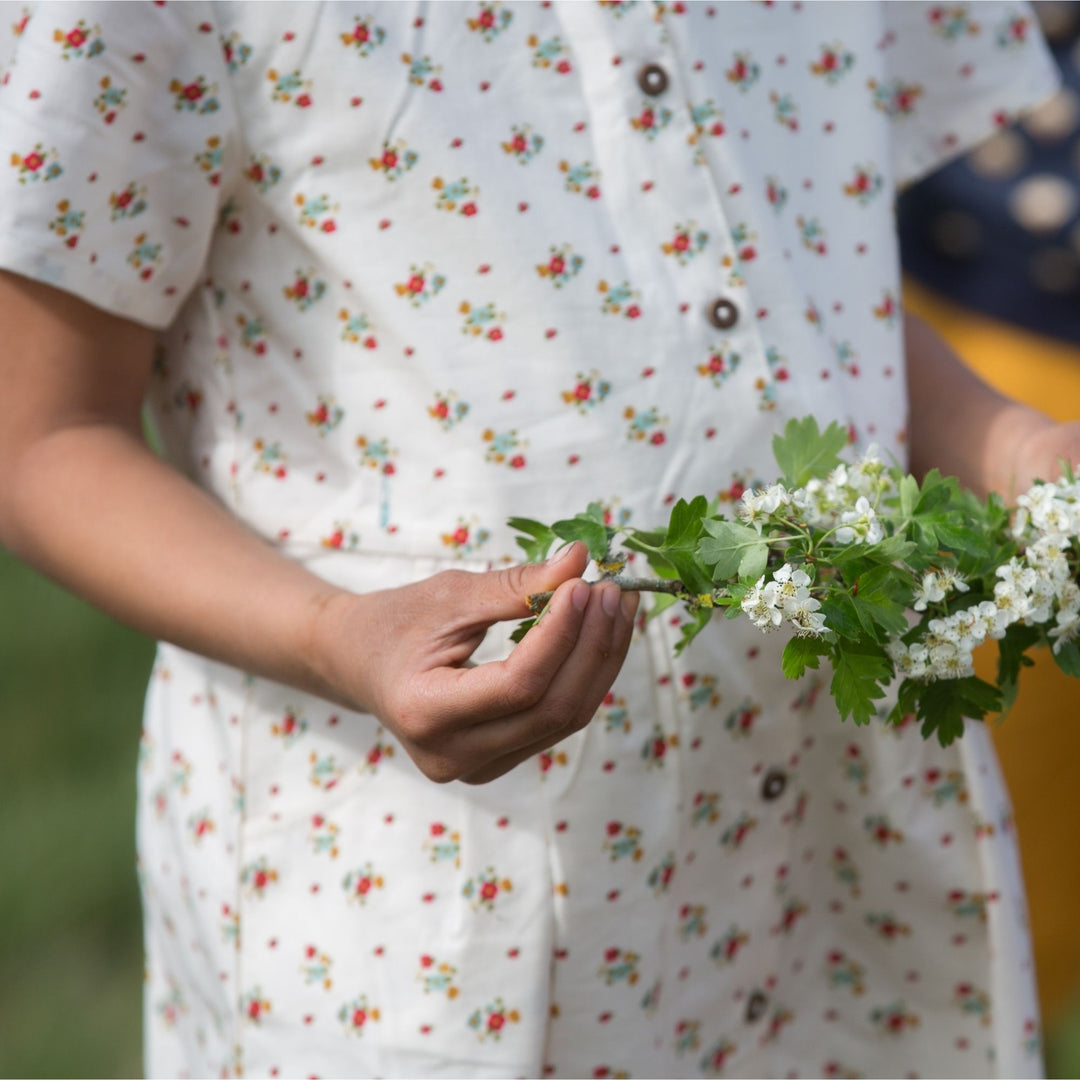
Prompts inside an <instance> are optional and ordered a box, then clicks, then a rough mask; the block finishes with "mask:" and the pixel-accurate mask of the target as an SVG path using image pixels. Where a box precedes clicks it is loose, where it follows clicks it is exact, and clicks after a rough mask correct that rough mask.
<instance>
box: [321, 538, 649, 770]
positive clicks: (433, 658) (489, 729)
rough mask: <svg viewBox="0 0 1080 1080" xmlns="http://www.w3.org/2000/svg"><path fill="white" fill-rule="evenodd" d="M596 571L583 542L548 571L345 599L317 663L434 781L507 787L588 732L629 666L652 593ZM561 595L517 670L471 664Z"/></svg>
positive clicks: (326, 627)
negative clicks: (546, 597)
mask: <svg viewBox="0 0 1080 1080" xmlns="http://www.w3.org/2000/svg"><path fill="white" fill-rule="evenodd" d="M587 561H588V556H587V552H586V550H585V547H584V545H583V544H572V545H570V546H569V547H568V548H564V549H563V550H562V551H561V552H560V553H559V554H557V555H556V556H555V557H554V558H553V559H552V560H550V561H549V562H547V563H543V564H540V565H533V566H515V567H511V568H510V569H508V570H498V571H491V572H489V573H483V574H474V573H467V572H465V571H454V570H451V571H446V572H445V573H441V574H436V575H435V576H434V577H431V578H429V579H427V580H426V581H422V582H419V583H417V584H414V585H407V586H404V587H403V588H399V589H389V590H386V591H384V592H377V593H368V594H366V595H362V596H357V595H351V594H348V593H339V594H337V595H336V596H335V597H334V598H333V599H331V600H330V602H329V603H328V604H327V605H326V608H325V611H324V613H323V616H322V617H321V618H320V625H319V627H318V628H317V630H316V633H315V636H314V638H313V646H314V652H313V661H314V662H315V663H316V664H319V663H320V662H321V661H322V660H325V662H326V665H327V666H326V668H325V669H324V671H323V677H324V678H325V679H326V681H327V682H328V684H330V685H331V686H333V687H337V688H342V689H343V690H344V694H345V697H344V700H345V701H346V703H348V699H349V697H352V698H353V700H354V702H355V706H357V707H360V708H363V709H366V710H367V711H370V712H372V713H374V714H375V715H376V716H378V717H379V719H380V720H381V721H382V722H383V723H384V724H385V725H386V726H387V727H388V728H389V729H390V730H391V731H393V733H394V734H395V735H396V736H397V738H398V740H399V741H400V742H401V744H402V745H403V746H404V748H405V750H406V751H407V752H408V753H409V755H410V756H411V757H412V759H413V760H414V761H415V762H416V764H417V766H418V767H419V768H420V770H421V771H422V772H423V773H424V774H425V775H426V776H428V777H430V778H431V779H432V780H435V781H438V782H446V781H449V780H465V781H467V782H468V783H484V782H487V781H489V780H493V779H494V778H495V777H497V776H500V775H502V774H503V773H505V772H507V771H508V770H510V769H512V768H513V767H514V766H515V765H517V764H519V763H520V762H522V761H524V760H525V759H526V758H528V757H531V756H532V755H533V754H536V753H539V752H540V751H541V750H546V749H548V748H549V747H550V746H552V745H553V744H554V743H556V742H558V741H559V740H560V739H564V738H565V737H566V736H567V735H570V734H571V733H572V732H574V731H577V730H578V729H579V728H581V727H584V726H585V724H587V723H588V722H589V720H590V719H591V717H592V716H593V714H594V713H595V711H596V709H597V708H598V707H599V706H600V703H601V702H602V701H603V699H604V695H605V694H606V693H607V691H608V689H609V688H610V686H611V683H612V682H613V680H614V678H615V676H616V675H617V674H618V671H619V668H620V667H621V666H622V662H623V659H624V658H625V656H626V650H627V647H628V646H629V643H630V636H631V633H632V631H633V623H634V615H635V613H636V611H637V605H638V596H637V594H635V593H627V594H625V595H624V594H622V593H621V591H620V590H619V588H618V586H616V585H611V584H601V585H596V586H589V585H586V584H585V583H584V582H583V581H582V580H581V578H580V575H581V573H582V572H583V571H584V569H585V565H586V563H587ZM549 589H554V590H555V595H554V597H553V598H552V601H551V605H550V607H549V608H548V611H547V612H546V613H545V615H544V617H543V618H542V619H541V620H540V621H539V623H538V624H537V625H536V627H535V628H534V629H533V630H532V631H530V633H529V634H528V635H527V636H526V637H525V639H524V640H523V641H522V642H521V643H520V644H518V645H517V646H516V647H515V648H514V650H513V652H511V654H510V656H509V657H508V658H507V659H506V660H503V661H498V662H493V663H486V664H480V665H477V666H473V665H470V664H469V662H468V661H469V657H470V656H471V655H472V653H473V652H474V650H475V649H476V648H477V646H478V645H479V644H480V642H481V641H482V640H483V638H484V635H485V633H486V632H487V630H488V628H489V627H490V626H491V625H492V624H494V623H496V622H500V621H502V620H506V619H521V618H525V617H526V616H528V615H529V608H528V605H527V603H526V598H527V597H528V596H529V595H530V594H532V593H536V592H542V591H546V590H549ZM340 692H342V690H341V689H339V693H340Z"/></svg>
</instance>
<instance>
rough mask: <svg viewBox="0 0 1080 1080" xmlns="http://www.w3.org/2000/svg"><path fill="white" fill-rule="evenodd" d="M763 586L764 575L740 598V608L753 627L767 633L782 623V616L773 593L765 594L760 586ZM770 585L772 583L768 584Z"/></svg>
mask: <svg viewBox="0 0 1080 1080" xmlns="http://www.w3.org/2000/svg"><path fill="white" fill-rule="evenodd" d="M764 584H765V577H764V575H763V576H761V577H759V578H758V580H757V584H756V585H755V586H754V587H753V588H752V589H751V590H750V591H749V592H748V593H747V594H746V595H745V596H744V597H743V598H742V603H741V604H740V607H741V608H742V609H743V611H745V612H746V614H747V615H749V616H750V618H751V620H752V621H753V623H754V625H755V626H757V627H759V628H760V629H761V630H763V631H765V633H768V632H769V631H770V630H775V629H776V628H777V627H778V626H779V625H780V623H781V622H782V621H783V618H784V615H783V612H782V611H781V610H780V608H779V607H777V606H776V603H775V592H774V593H772V594H767V593H766V592H765V589H764V588H762V586H763V585H764ZM769 584H770V585H772V582H770V583H769Z"/></svg>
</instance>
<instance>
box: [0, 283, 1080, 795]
mask: <svg viewBox="0 0 1080 1080" xmlns="http://www.w3.org/2000/svg"><path fill="white" fill-rule="evenodd" d="M0 326H2V327H3V328H4V347H3V348H2V349H0V385H2V386H3V387H4V394H3V395H2V396H0V476H3V477H4V478H5V479H4V484H3V486H2V487H0V543H2V544H3V545H4V546H6V547H7V548H9V549H10V550H11V551H12V552H14V553H15V554H16V555H18V556H19V557H20V558H22V559H24V560H25V561H26V562H28V563H30V564H31V565H32V566H34V567H36V568H37V569H38V570H40V571H41V572H42V573H44V574H46V575H47V576H49V577H51V578H53V579H54V580H56V581H58V582H59V583H61V584H62V585H64V586H66V587H67V588H69V589H71V590H72V591H73V592H75V593H78V594H79V595H81V596H83V597H85V598H86V599H88V600H90V601H91V602H92V603H95V604H97V605H98V606H99V607H101V608H102V609H104V610H105V611H107V612H109V613H110V614H111V615H113V616H114V617H115V618H117V619H120V620H122V621H124V622H127V623H128V624H130V625H132V626H134V627H136V628H137V629H139V630H141V631H143V632H144V633H146V634H148V635H150V636H152V637H157V638H161V639H163V640H165V641H170V642H173V643H174V644H176V645H179V646H180V647H182V648H185V649H189V650H191V651H193V652H196V653H200V654H202V655H205V656H208V657H211V658H213V659H215V660H220V661H223V662H225V663H228V664H232V665H234V666H236V667H239V668H241V669H243V670H245V671H249V672H252V673H253V674H256V675H261V676H265V677H268V678H272V679H275V680H277V681H279V682H283V683H286V684H288V685H291V686H294V687H297V688H299V689H302V690H306V691H309V692H312V693H315V694H318V695H319V696H321V697H324V698H326V699H327V700H330V701H333V702H336V703H338V704H341V705H343V706H345V707H346V708H349V709H354V710H358V711H362V712H368V713H372V714H374V715H375V716H377V717H378V718H379V720H380V721H381V722H382V723H383V724H384V725H385V726H386V727H387V728H389V729H390V730H391V731H392V732H393V733H394V734H395V735H396V736H397V738H398V740H399V741H400V742H401V744H402V746H403V747H404V748H405V750H406V751H407V752H408V753H409V755H410V756H411V757H412V759H413V760H414V761H415V762H416V764H417V765H418V766H419V768H420V769H421V770H422V772H423V773H424V774H425V775H426V776H428V777H430V778H431V779H432V780H434V781H436V782H440V783H445V782H448V781H451V780H463V781H465V782H468V783H484V782H487V781H490V780H492V779H494V778H495V777H497V776H500V775H502V774H503V773H505V772H507V771H508V770H509V769H512V768H513V767H514V766H515V765H517V764H519V763H520V762H522V761H524V760H525V759H526V758H528V757H530V756H532V755H533V754H535V753H538V752H539V751H541V750H545V749H547V748H549V747H551V746H552V745H554V744H555V743H557V742H558V741H560V740H561V739H564V738H565V737H566V736H568V735H570V734H571V733H572V732H574V731H577V730H578V729H580V728H581V727H583V726H584V725H585V724H587V723H588V722H589V720H590V719H591V717H592V715H593V714H594V712H595V711H596V709H597V708H598V707H599V705H600V703H601V701H602V700H603V698H604V695H605V694H606V693H607V691H608V689H609V688H610V686H611V684H612V682H613V681H614V679H615V676H616V675H617V673H618V671H619V668H620V667H621V665H622V662H623V660H624V658H625V656H626V651H627V648H628V647H629V642H630V636H631V632H632V629H633V621H634V616H635V613H636V611H637V605H638V597H637V595H636V594H633V593H626V594H622V593H621V592H620V591H619V589H618V588H617V587H616V586H613V585H601V586H599V587H589V586H586V585H585V584H584V583H583V582H582V580H581V574H582V573H583V572H584V570H585V566H586V563H587V558H588V556H587V552H586V550H585V548H584V545H582V544H573V545H571V546H570V547H568V548H567V549H565V550H564V552H563V553H562V557H561V558H557V559H553V560H549V561H548V562H547V563H544V564H542V565H535V566H519V567H512V568H510V569H507V570H499V571H491V572H488V573H481V574H473V573H466V572H462V571H447V572H444V573H441V574H437V575H435V576H434V577H432V578H429V579H428V580H426V581H424V582H420V583H418V584H414V585H407V586H404V587H402V588H397V589H387V590H381V591H377V592H371V593H366V594H362V595H358V594H354V593H350V592H348V591H347V590H344V589H339V588H335V587H333V586H331V585H329V584H327V583H326V582H325V581H323V580H322V579H321V578H318V577H316V576H315V575H313V574H311V573H310V572H309V571H307V570H305V569H304V568H303V567H301V566H300V565H298V564H297V563H295V562H293V561H291V560H289V559H287V558H286V557H285V556H283V555H281V554H280V553H279V552H277V551H276V550H275V549H274V548H273V547H272V546H270V545H269V544H267V543H266V542H265V541H264V540H262V539H261V538H260V537H258V536H256V535H255V534H254V533H252V532H251V531H249V530H248V529H247V528H246V527H245V526H244V525H243V524H241V523H240V522H238V521H237V520H236V519H235V518H234V517H233V516H232V515H231V514H230V513H229V512H228V511H227V510H226V509H225V508H224V507H223V506H222V505H221V504H220V503H219V502H218V501H217V500H215V499H214V498H213V497H211V496H209V495H208V494H206V493H205V492H203V491H201V490H200V489H199V488H197V487H196V486H195V485H194V484H192V483H191V482H190V481H189V480H187V479H186V478H185V477H184V476H182V475H181V474H180V473H179V472H177V471H176V470H174V469H173V468H172V467H171V466H169V465H167V464H165V463H164V462H162V461H160V460H159V459H158V458H157V457H155V456H154V455H153V454H152V453H151V452H150V451H149V450H148V449H147V447H146V446H145V444H144V443H143V440H142V435H141V423H140V406H141V402H142V400H143V397H144V394H145V392H146V389H147V385H148V383H149V379H150V371H151V358H152V355H153V348H154V342H155V335H154V333H153V331H151V330H149V329H147V328H145V327H142V326H139V325H137V324H135V323H132V322H130V321H127V320H124V319H121V318H118V317H116V316H113V315H109V314H107V313H105V312H102V311H100V310H98V309H96V308H94V307H92V306H90V305H88V304H86V303H84V302H82V301H80V300H78V299H76V298H75V297H72V296H70V295H68V294H66V293H63V292H60V291H57V290H55V289H52V288H50V287H48V286H45V285H41V284H39V283H36V282H32V281H29V280H27V279H24V278H21V277H18V276H15V275H11V274H5V273H0ZM907 330H908V335H909V336H908V343H909V345H908V365H909V384H910V393H911V399H912V423H911V427H910V433H911V452H912V464H913V468H915V469H918V470H924V469H926V468H929V467H930V466H931V465H937V466H938V467H940V468H941V469H942V470H943V471H945V472H954V473H956V474H957V475H959V476H960V477H961V479H962V480H963V481H964V482H965V483H966V484H968V486H970V487H972V488H974V489H975V490H977V491H979V492H982V493H985V492H986V491H988V490H991V489H995V490H1000V491H1002V492H1003V493H1005V494H1007V495H1008V494H1012V493H1014V492H1016V491H1019V490H1023V488H1024V487H1026V486H1027V484H1028V483H1029V482H1030V480H1031V479H1032V478H1034V477H1035V476H1036V475H1039V476H1043V477H1046V476H1048V475H1050V474H1051V473H1052V472H1055V470H1056V460H1057V458H1058V457H1059V456H1061V457H1066V458H1069V459H1070V460H1077V459H1078V458H1080V425H1078V424H1067V425H1056V424H1054V423H1052V422H1051V421H1050V420H1048V419H1047V418H1046V417H1044V416H1042V415H1041V414H1039V413H1037V412H1035V411H1034V410H1031V409H1027V408H1026V407H1023V406H1019V405H1017V404H1015V403H1014V402H1011V401H1009V400H1008V399H1006V398H1003V397H1001V396H1000V395H998V394H997V393H996V392H995V391H993V390H991V389H990V388H989V387H987V386H986V385H985V384H983V383H982V382H981V381H980V380H978V379H977V378H976V377H975V376H974V375H973V374H972V373H971V372H970V371H969V370H968V369H967V368H966V367H964V365H963V364H962V363H961V362H960V361H959V360H958V359H957V357H956V356H955V355H954V354H953V353H952V352H951V351H950V350H949V349H948V347H947V346H945V345H944V343H943V342H942V341H941V340H940V339H939V338H937V337H936V336H935V335H934V334H933V333H932V331H930V330H929V329H928V328H927V327H926V326H925V325H924V324H921V323H918V322H916V321H915V320H913V319H909V320H908V327H907ZM961 405H962V406H963V408H962V409H961V408H960V406H961ZM548 589H554V590H555V595H554V598H553V600H552V604H551V608H550V610H549V612H548V614H547V615H546V616H545V617H544V619H542V620H541V622H540V623H539V625H538V626H537V627H536V628H535V629H534V630H533V631H532V633H530V634H529V635H528V637H527V638H526V639H525V640H524V641H523V642H522V643H521V644H520V645H519V646H518V647H517V648H515V649H514V651H513V652H512V653H511V655H510V656H509V658H508V659H506V660H505V661H501V662H495V663H487V664H480V665H473V664H472V663H471V662H470V660H469V657H470V656H471V654H472V653H473V651H474V650H475V649H476V647H477V646H478V645H479V644H480V642H481V641H482V640H483V637H484V634H485V633H486V632H487V630H488V628H489V627H490V626H492V625H493V624H494V623H496V622H499V621H503V620H508V619H521V618H524V617H526V616H527V615H528V614H529V611H528V607H527V605H526V601H525V598H526V596H528V595H529V594H530V593H535V592H541V591H544V590H548Z"/></svg>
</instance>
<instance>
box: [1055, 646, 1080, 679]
mask: <svg viewBox="0 0 1080 1080" xmlns="http://www.w3.org/2000/svg"><path fill="white" fill-rule="evenodd" d="M1051 651H1052V652H1053V655H1054V663H1056V664H1057V666H1058V667H1059V668H1061V670H1062V671H1064V672H1065V674H1066V675H1071V676H1072V677H1073V678H1074V679H1080V647H1078V646H1077V644H1076V642H1075V641H1066V642H1065V644H1064V645H1061V644H1059V645H1058V647H1057V648H1056V649H1053V650H1051Z"/></svg>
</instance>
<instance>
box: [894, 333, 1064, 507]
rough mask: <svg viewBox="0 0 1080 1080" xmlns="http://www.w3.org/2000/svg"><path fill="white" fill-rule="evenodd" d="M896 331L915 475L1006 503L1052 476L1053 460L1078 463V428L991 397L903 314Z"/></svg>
mask: <svg viewBox="0 0 1080 1080" xmlns="http://www.w3.org/2000/svg"><path fill="white" fill-rule="evenodd" d="M904 332H905V342H906V346H905V353H906V361H907V379H908V393H909V396H910V413H909V418H908V433H909V442H910V451H911V470H912V472H914V473H915V474H916V475H919V476H921V475H922V474H923V473H925V472H927V471H928V470H929V469H932V468H938V469H940V470H941V471H942V472H943V473H951V474H953V475H955V476H958V477H959V478H960V480H961V482H962V483H964V484H965V485H966V486H967V487H969V488H971V489H972V490H973V491H975V492H977V493H978V494H980V495H983V496H985V495H986V494H987V493H988V492H990V491H996V492H998V493H999V494H1001V495H1002V496H1003V497H1004V499H1005V500H1006V502H1007V503H1010V504H1011V503H1012V502H1013V501H1014V500H1015V498H1016V496H1017V495H1019V494H1021V493H1022V492H1024V491H1026V490H1027V488H1028V487H1030V486H1031V484H1032V483H1033V482H1034V480H1036V479H1042V480H1052V479H1056V478H1057V477H1058V476H1059V475H1060V472H1061V469H1060V465H1059V459H1064V460H1067V461H1073V462H1077V461H1080V423H1068V424H1059V423H1056V422H1055V421H1053V420H1051V419H1050V417H1048V416H1046V415H1045V414H1043V413H1041V412H1039V411H1038V410H1036V409H1033V408H1031V407H1030V406H1028V405H1023V404H1021V403H1020V402H1017V401H1013V400H1012V399H1011V398H1007V397H1005V396H1004V395H1002V394H999V393H998V392H997V391H996V390H995V389H993V387H991V386H988V385H987V384H986V383H985V382H983V381H982V379H980V378H979V377H978V375H976V374H975V373H974V372H973V371H972V370H971V369H970V368H969V367H968V366H967V365H966V364H965V363H964V362H963V361H962V360H961V359H960V358H959V357H958V356H957V355H956V353H955V352H953V350H952V349H951V348H950V346H949V345H947V344H946V343H945V341H943V340H942V338H941V337H940V336H939V335H938V334H937V333H936V332H935V331H934V330H932V329H931V328H930V327H929V326H928V325H927V324H926V323H925V322H923V320H922V319H920V318H918V317H917V316H915V315H912V314H911V313H910V312H908V313H906V314H905V318H904ZM1017 362H1018V363H1022V362H1023V357H1017Z"/></svg>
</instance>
